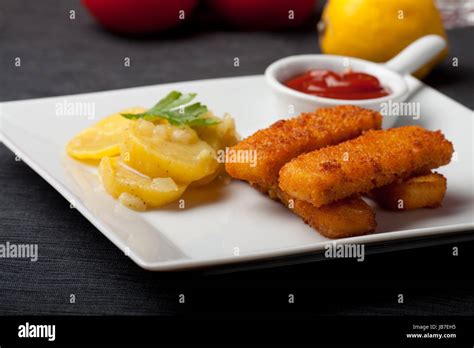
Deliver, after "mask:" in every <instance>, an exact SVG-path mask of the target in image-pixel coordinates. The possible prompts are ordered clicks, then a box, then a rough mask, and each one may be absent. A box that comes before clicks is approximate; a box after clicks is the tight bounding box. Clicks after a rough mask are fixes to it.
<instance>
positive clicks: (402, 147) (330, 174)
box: [279, 126, 453, 207]
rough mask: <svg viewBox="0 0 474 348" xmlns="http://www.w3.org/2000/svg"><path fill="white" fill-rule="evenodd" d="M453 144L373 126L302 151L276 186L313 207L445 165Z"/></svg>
mask: <svg viewBox="0 0 474 348" xmlns="http://www.w3.org/2000/svg"><path fill="white" fill-rule="evenodd" d="M452 153H453V145H452V144H451V143H450V142H449V141H448V140H446V139H445V138H444V136H443V134H442V133H441V132H440V131H436V132H432V131H429V130H426V129H424V128H421V127H418V126H406V127H400V128H392V129H388V130H371V131H368V132H366V133H365V134H363V135H361V136H360V137H358V138H356V139H353V140H349V141H346V142H343V143H340V144H338V145H334V146H328V147H326V148H323V149H320V150H316V151H313V152H309V153H307V154H304V155H301V156H299V157H297V158H295V159H293V160H292V161H290V162H289V163H287V164H285V165H284V166H283V168H282V169H281V170H280V178H279V185H280V188H281V189H282V190H283V191H285V192H286V193H287V194H289V195H290V196H293V197H295V198H297V199H301V200H303V201H306V202H309V203H312V204H313V205H315V206H316V207H320V206H322V205H325V204H329V203H331V202H334V201H337V200H340V199H343V198H345V197H349V196H352V195H353V194H356V193H365V192H368V191H370V190H372V189H374V188H376V187H381V186H384V185H388V184H390V183H392V182H394V181H396V180H398V179H404V178H408V177H410V176H413V175H416V174H418V173H424V172H426V171H429V170H431V169H433V168H437V167H439V166H442V165H445V164H447V163H449V161H450V160H451V155H452Z"/></svg>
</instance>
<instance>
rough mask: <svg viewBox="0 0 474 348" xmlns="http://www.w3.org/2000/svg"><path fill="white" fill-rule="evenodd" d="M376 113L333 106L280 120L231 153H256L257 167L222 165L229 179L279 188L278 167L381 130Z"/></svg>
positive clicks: (353, 107)
mask: <svg viewBox="0 0 474 348" xmlns="http://www.w3.org/2000/svg"><path fill="white" fill-rule="evenodd" d="M381 123H382V117H381V116H380V114H379V113H378V112H375V111H372V110H367V109H362V108H359V107H356V106H348V105H344V106H336V107H332V108H322V109H318V110H317V111H315V112H312V113H303V114H302V115H300V116H298V117H296V118H293V119H290V120H281V121H278V122H276V123H274V124H273V125H271V126H270V127H269V128H266V129H262V130H260V131H258V132H256V133H255V134H253V135H252V136H250V137H248V138H247V139H245V140H243V141H241V142H240V143H238V144H237V145H235V146H233V147H232V148H230V151H235V152H237V151H256V159H257V161H256V162H257V164H256V165H255V163H231V162H227V161H226V164H225V169H226V171H227V173H229V175H230V176H232V177H234V178H236V179H242V180H246V181H249V182H250V183H253V184H257V185H259V186H261V187H263V188H267V189H268V188H270V187H272V186H276V185H278V173H279V171H280V168H281V167H282V166H283V165H284V164H285V163H287V162H289V161H290V160H291V159H293V158H295V157H297V156H298V155H300V154H302V153H306V152H309V151H313V150H315V149H319V148H322V147H325V146H328V145H334V144H337V143H340V142H341V141H345V140H348V139H352V138H355V137H357V136H359V135H360V134H362V133H363V132H364V131H366V130H369V129H380V126H381Z"/></svg>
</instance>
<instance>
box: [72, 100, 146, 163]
mask: <svg viewBox="0 0 474 348" xmlns="http://www.w3.org/2000/svg"><path fill="white" fill-rule="evenodd" d="M143 111H145V109H143V108H131V109H127V110H123V111H122V113H136V114H138V113H141V112H143ZM132 122H133V121H131V120H128V119H126V118H125V117H123V116H121V115H120V113H117V114H114V115H111V116H108V117H106V118H104V119H103V120H101V121H99V122H98V123H96V124H95V125H93V126H92V127H90V128H87V129H84V130H83V131H82V132H80V133H79V134H78V135H76V136H75V137H74V138H73V139H71V140H70V141H69V143H68V144H67V145H66V152H67V153H68V154H69V155H70V156H72V157H75V158H77V159H81V160H97V159H101V158H102V157H105V156H116V155H118V154H119V153H120V143H121V142H122V140H123V138H124V133H125V132H126V130H127V128H128V127H129V126H130V124H131V123H132Z"/></svg>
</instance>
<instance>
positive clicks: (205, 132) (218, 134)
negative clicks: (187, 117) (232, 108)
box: [193, 113, 239, 151]
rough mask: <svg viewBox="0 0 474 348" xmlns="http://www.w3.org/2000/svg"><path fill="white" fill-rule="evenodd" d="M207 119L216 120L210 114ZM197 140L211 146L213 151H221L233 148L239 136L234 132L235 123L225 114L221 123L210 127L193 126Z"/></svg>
mask: <svg viewBox="0 0 474 348" xmlns="http://www.w3.org/2000/svg"><path fill="white" fill-rule="evenodd" d="M208 114H209V116H208V117H213V118H216V116H214V115H213V114H212V113H208ZM193 129H194V130H195V131H196V132H197V134H198V136H199V138H200V139H201V140H204V141H205V142H206V143H208V144H209V145H211V146H212V147H213V148H214V150H216V151H217V150H223V149H225V148H226V147H230V146H234V145H235V144H237V143H238V142H239V136H238V135H237V132H236V131H235V121H234V119H233V118H232V117H231V116H230V115H229V114H225V115H224V117H223V118H222V120H221V122H220V123H218V124H216V125H212V126H195V127H193Z"/></svg>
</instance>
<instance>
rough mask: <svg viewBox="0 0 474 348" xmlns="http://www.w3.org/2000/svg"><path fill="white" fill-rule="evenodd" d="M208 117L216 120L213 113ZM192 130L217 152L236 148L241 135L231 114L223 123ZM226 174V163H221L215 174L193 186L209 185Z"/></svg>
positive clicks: (225, 117) (196, 127) (226, 116)
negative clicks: (232, 147)
mask: <svg viewBox="0 0 474 348" xmlns="http://www.w3.org/2000/svg"><path fill="white" fill-rule="evenodd" d="M208 117H213V118H216V116H215V115H214V114H212V113H211V112H209V113H208ZM192 128H193V129H194V130H195V131H196V133H197V134H198V136H199V138H200V139H201V140H204V141H205V142H206V143H208V144H209V145H211V146H212V148H214V150H216V151H225V148H226V147H231V146H234V145H235V144H237V143H238V142H239V135H238V134H237V132H236V130H235V121H234V119H233V118H232V117H231V116H230V115H229V114H225V115H224V117H223V118H222V122H220V123H218V124H216V125H212V126H194V127H192ZM218 158H219V156H218ZM224 172H225V170H224V163H219V168H218V170H216V172H215V173H213V174H211V175H208V176H207V177H205V178H202V179H200V180H198V181H196V182H193V183H192V186H193V187H199V186H204V185H207V184H209V183H210V182H212V181H213V180H214V179H215V178H216V177H217V176H219V175H220V174H223V173H224Z"/></svg>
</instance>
